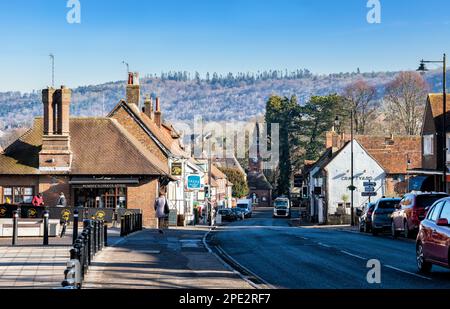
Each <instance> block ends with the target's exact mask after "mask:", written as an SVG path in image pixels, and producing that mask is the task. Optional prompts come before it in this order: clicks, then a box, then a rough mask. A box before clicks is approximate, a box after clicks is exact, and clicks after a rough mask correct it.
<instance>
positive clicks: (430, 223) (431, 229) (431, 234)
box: [423, 202, 444, 261]
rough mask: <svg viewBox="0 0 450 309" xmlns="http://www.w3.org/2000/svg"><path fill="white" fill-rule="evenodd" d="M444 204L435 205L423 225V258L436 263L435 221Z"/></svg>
mask: <svg viewBox="0 0 450 309" xmlns="http://www.w3.org/2000/svg"><path fill="white" fill-rule="evenodd" d="M443 205H444V202H440V203H438V204H436V206H435V207H434V208H433V209H432V210H431V212H430V214H429V215H428V220H427V222H426V224H425V225H424V233H425V235H426V236H425V239H426V241H425V242H424V244H423V247H424V249H425V257H426V258H428V259H431V260H434V261H438V260H439V259H438V251H439V250H438V242H437V241H436V240H437V237H436V235H437V225H436V221H437V219H439V216H440V214H441V210H442V206H443Z"/></svg>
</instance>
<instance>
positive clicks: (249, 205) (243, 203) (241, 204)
mask: <svg viewBox="0 0 450 309" xmlns="http://www.w3.org/2000/svg"><path fill="white" fill-rule="evenodd" d="M236 208H239V209H241V210H243V211H244V215H245V217H246V218H251V217H252V214H253V202H252V200H238V201H237V203H236Z"/></svg>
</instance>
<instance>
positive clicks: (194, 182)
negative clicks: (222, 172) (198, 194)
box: [187, 175, 202, 190]
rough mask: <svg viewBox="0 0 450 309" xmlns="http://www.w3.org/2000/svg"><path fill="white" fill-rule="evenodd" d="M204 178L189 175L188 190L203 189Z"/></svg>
mask: <svg viewBox="0 0 450 309" xmlns="http://www.w3.org/2000/svg"><path fill="white" fill-rule="evenodd" d="M201 182H202V178H201V177H200V176H199V175H189V176H188V177H187V189H188V190H200V189H201V188H202V184H201Z"/></svg>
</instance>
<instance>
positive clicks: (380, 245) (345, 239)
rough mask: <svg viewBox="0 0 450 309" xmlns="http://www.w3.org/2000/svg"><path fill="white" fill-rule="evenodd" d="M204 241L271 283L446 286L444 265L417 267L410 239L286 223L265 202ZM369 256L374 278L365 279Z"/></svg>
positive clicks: (449, 281) (449, 285) (449, 278)
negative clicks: (426, 271)
mask: <svg viewBox="0 0 450 309" xmlns="http://www.w3.org/2000/svg"><path fill="white" fill-rule="evenodd" d="M210 243H211V245H214V246H215V247H218V248H219V250H220V251H221V252H224V253H225V254H226V255H228V256H230V257H231V258H232V259H233V260H234V261H235V262H236V263H237V264H238V265H240V266H241V268H242V269H244V270H248V271H249V272H250V273H252V274H255V275H256V276H257V277H258V278H260V279H261V280H262V281H263V282H265V283H266V284H268V285H270V286H272V287H275V288H281V289H291V288H295V289H436V288H439V289H450V270H448V269H446V268H441V267H437V266H435V267H433V271H432V272H431V273H430V274H427V275H422V274H420V273H418V271H417V267H416V256H415V242H414V241H412V240H405V239H401V238H400V239H398V240H394V239H392V238H391V237H390V236H389V235H388V234H386V235H381V236H379V237H374V236H372V235H371V234H364V233H359V232H358V231H355V229H354V228H352V227H350V226H331V227H330V226H300V227H292V226H291V223H290V220H288V219H274V218H272V209H269V208H268V209H257V210H254V212H253V218H252V219H248V220H244V221H238V222H233V223H231V224H227V225H225V226H221V227H219V228H217V229H216V230H215V231H214V232H213V233H212V235H211V237H210ZM374 261H375V262H379V266H380V267H379V274H380V276H381V283H379V284H378V283H376V284H371V283H369V282H368V280H367V278H368V277H367V276H368V275H369V274H370V273H369V271H371V270H373V268H371V267H370V265H373V264H372V263H373V262H374ZM368 265H369V266H368Z"/></svg>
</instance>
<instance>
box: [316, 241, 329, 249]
mask: <svg viewBox="0 0 450 309" xmlns="http://www.w3.org/2000/svg"><path fill="white" fill-rule="evenodd" d="M318 245H319V246H321V247H325V248H331V246H329V245H326V244H323V243H320V242H319V243H318Z"/></svg>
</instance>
